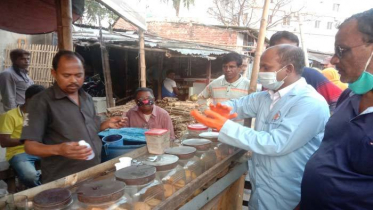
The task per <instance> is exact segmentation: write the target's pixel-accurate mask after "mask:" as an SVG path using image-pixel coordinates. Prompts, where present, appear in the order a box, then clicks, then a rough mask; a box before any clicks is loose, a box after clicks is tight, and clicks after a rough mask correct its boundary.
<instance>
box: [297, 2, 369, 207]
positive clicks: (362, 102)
mask: <svg viewBox="0 0 373 210" xmlns="http://www.w3.org/2000/svg"><path fill="white" fill-rule="evenodd" d="M372 56H373V9H370V10H368V11H366V12H363V13H359V14H356V15H353V16H352V17H350V18H348V19H347V20H346V21H345V22H344V23H342V24H341V26H340V27H339V31H338V33H337V35H336V37H335V54H334V56H333V58H332V60H331V63H332V64H333V65H336V68H337V70H338V71H339V73H340V75H341V81H342V82H345V83H349V89H347V90H345V92H343V94H342V95H341V97H340V99H339V101H338V104H337V108H336V109H335V112H334V114H333V116H332V117H331V118H330V120H329V122H328V123H327V125H326V128H325V136H324V139H323V141H322V144H321V145H320V149H319V150H318V151H317V152H315V154H314V155H313V156H312V158H311V159H310V160H309V162H308V163H307V165H306V169H305V172H304V176H303V181H302V201H301V209H306V210H307V209H309V210H314V209H359V210H360V209H373V75H372V73H373V62H372Z"/></svg>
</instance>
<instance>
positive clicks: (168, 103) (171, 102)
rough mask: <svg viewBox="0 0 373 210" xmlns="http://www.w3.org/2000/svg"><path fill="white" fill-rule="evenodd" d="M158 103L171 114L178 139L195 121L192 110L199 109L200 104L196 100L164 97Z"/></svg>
mask: <svg viewBox="0 0 373 210" xmlns="http://www.w3.org/2000/svg"><path fill="white" fill-rule="evenodd" d="M157 105H158V106H159V107H162V108H163V109H165V110H166V111H167V112H168V113H169V114H170V117H171V120H172V124H173V125H174V130H175V137H176V138H177V139H179V138H181V137H182V136H183V135H184V134H185V133H186V131H187V125H189V124H192V123H194V118H193V117H191V116H190V111H191V110H193V109H197V107H198V104H197V103H196V102H193V101H178V100H177V98H164V99H162V100H158V101H157Z"/></svg>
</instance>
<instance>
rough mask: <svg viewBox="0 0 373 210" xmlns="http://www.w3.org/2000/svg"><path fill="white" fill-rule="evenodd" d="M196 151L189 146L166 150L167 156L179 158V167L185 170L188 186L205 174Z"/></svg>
mask: <svg viewBox="0 0 373 210" xmlns="http://www.w3.org/2000/svg"><path fill="white" fill-rule="evenodd" d="M196 151H197V149H196V148H194V147H187V146H180V147H172V148H169V149H166V150H165V153H166V154H171V155H176V156H178V157H179V165H180V166H181V167H183V168H184V170H185V180H186V184H188V183H189V182H191V181H192V180H193V179H195V178H197V177H198V176H199V175H201V174H202V173H203V172H204V171H203V169H204V167H203V164H202V162H201V160H200V159H199V158H198V157H196V156H195V154H196Z"/></svg>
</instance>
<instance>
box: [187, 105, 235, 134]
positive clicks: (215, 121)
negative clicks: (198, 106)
mask: <svg viewBox="0 0 373 210" xmlns="http://www.w3.org/2000/svg"><path fill="white" fill-rule="evenodd" d="M190 114H191V115H192V116H193V117H194V118H195V119H196V120H197V121H198V122H199V123H202V124H204V125H206V126H208V127H210V128H215V129H217V130H218V131H220V129H221V128H222V127H223V125H224V124H225V122H226V121H227V120H228V118H227V117H224V116H222V115H220V114H219V113H217V112H214V111H212V110H206V111H205V115H206V116H204V115H202V114H200V113H199V112H198V111H197V110H192V111H191V112H190Z"/></svg>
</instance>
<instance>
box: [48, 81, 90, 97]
mask: <svg viewBox="0 0 373 210" xmlns="http://www.w3.org/2000/svg"><path fill="white" fill-rule="evenodd" d="M52 89H53V92H54V97H55V98H56V99H61V98H64V97H67V94H66V93H65V92H63V91H62V90H61V88H60V87H59V86H58V85H57V82H55V83H54V84H53V86H52ZM78 94H79V96H81V97H83V98H84V99H87V97H86V94H84V90H83V89H82V88H79V90H78Z"/></svg>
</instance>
